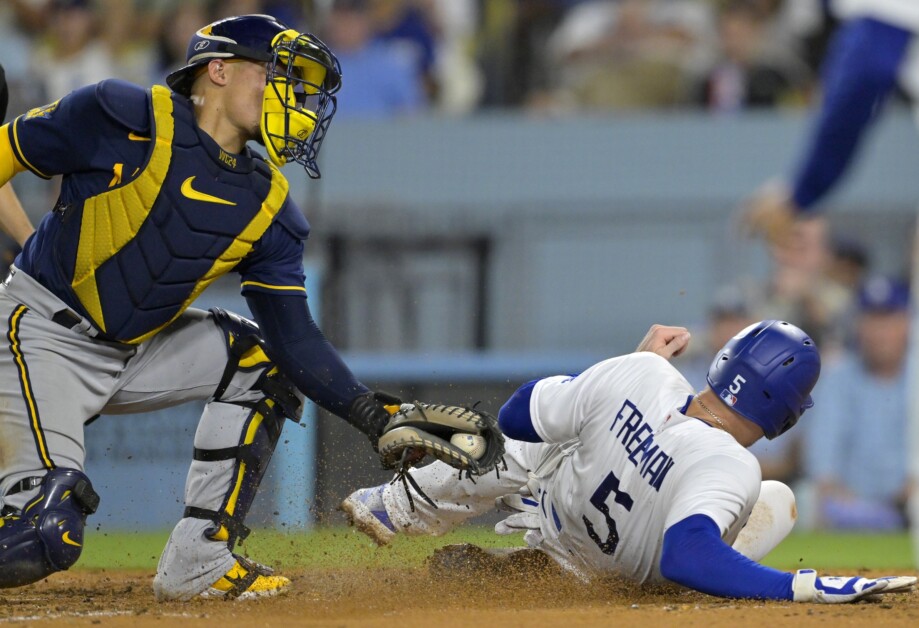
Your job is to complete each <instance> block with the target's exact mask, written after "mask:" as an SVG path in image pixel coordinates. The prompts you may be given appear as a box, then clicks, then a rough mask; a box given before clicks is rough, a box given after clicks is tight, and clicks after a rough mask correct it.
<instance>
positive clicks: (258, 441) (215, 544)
mask: <svg viewBox="0 0 919 628" xmlns="http://www.w3.org/2000/svg"><path fill="white" fill-rule="evenodd" d="M213 316H214V320H215V321H216V322H217V324H218V326H219V329H220V331H221V336H222V337H223V339H224V340H225V341H226V346H227V348H228V354H229V360H228V361H227V365H226V368H225V369H224V373H223V377H222V378H221V380H220V383H219V384H218V386H217V390H216V391H215V393H214V396H213V397H212V399H211V400H210V401H209V403H208V404H207V405H206V406H205V409H204V413H203V414H202V416H201V420H200V422H199V423H198V429H197V431H196V433H195V449H194V461H193V462H192V464H191V468H190V469H189V472H188V479H187V481H186V485H185V505H186V508H185V516H184V518H183V519H182V520H181V521H180V522H179V523H178V524H177V525H176V527H175V529H174V530H173V532H172V535H171V536H170V538H169V542H168V543H167V545H166V549H165V550H164V552H163V555H162V557H161V559H160V562H159V566H158V568H157V574H156V578H155V579H154V583H153V584H154V592H155V594H156V597H157V599H160V600H168V599H178V600H185V599H189V598H191V597H194V596H195V595H198V594H202V593H203V594H206V595H212V596H228V597H241V598H246V597H253V596H255V595H273V594H276V593H278V592H280V591H281V590H283V589H284V588H285V587H286V586H287V585H288V584H289V581H288V580H287V578H283V577H280V576H273V575H272V574H271V570H270V569H268V568H266V567H263V566H261V565H258V564H256V563H252V562H250V561H248V560H246V559H244V558H242V557H239V556H237V555H235V554H233V551H232V550H233V548H234V546H235V545H236V543H237V542H238V541H241V540H243V539H245V537H246V536H247V535H248V533H249V530H248V529H247V528H246V527H245V525H244V521H245V518H246V515H247V514H248V511H249V508H250V506H251V505H252V501H253V499H254V498H255V494H256V491H257V490H258V486H259V484H260V482H261V480H262V477H263V476H264V474H265V471H266V468H267V466H268V462H269V460H270V459H271V455H272V453H273V452H274V448H275V446H276V445H277V442H278V438H279V437H280V434H281V429H282V427H283V425H284V422H285V420H286V419H287V418H293V419H295V420H299V417H300V415H301V411H302V401H303V398H302V396H301V395H300V393H299V392H297V391H296V389H295V388H294V387H293V385H292V384H290V383H289V382H288V381H287V380H286V378H284V377H283V376H282V375H280V373H278V372H277V369H276V367H274V366H273V365H272V364H271V362H270V361H269V359H268V357H267V355H265V353H264V351H263V350H262V348H261V345H260V344H259V340H258V335H257V334H258V328H257V327H256V326H255V325H254V324H253V323H251V322H249V321H247V320H245V319H242V318H240V317H237V316H234V315H231V314H228V313H226V312H223V311H220V310H215V311H213Z"/></svg>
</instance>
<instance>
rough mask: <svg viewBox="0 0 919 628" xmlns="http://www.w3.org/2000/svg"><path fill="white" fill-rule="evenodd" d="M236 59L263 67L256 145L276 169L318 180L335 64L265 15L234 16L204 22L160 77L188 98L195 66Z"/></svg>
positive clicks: (331, 111) (312, 40)
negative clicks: (180, 63)
mask: <svg viewBox="0 0 919 628" xmlns="http://www.w3.org/2000/svg"><path fill="white" fill-rule="evenodd" d="M230 57H240V58H243V59H249V60H252V61H258V62H264V63H265V64H266V66H267V68H268V75H267V80H266V87H267V89H266V90H265V102H264V104H263V112H262V113H263V115H262V118H263V119H262V121H261V128H262V137H261V141H262V143H264V144H265V147H266V148H267V149H268V157H269V158H270V159H271V161H273V162H274V163H275V164H277V165H279V166H280V165H283V164H284V163H286V162H287V161H296V162H297V163H300V164H302V165H303V166H304V167H305V168H306V171H307V173H308V174H309V175H310V176H311V177H313V178H318V177H319V168H318V167H317V165H316V157H317V155H318V154H319V148H320V146H321V145H322V140H323V138H324V137H325V133H326V131H327V129H328V127H329V124H330V123H331V121H332V116H333V115H335V109H336V103H335V96H334V94H335V92H337V91H338V89H339V87H341V66H340V65H339V63H338V59H336V58H335V55H334V54H332V51H331V50H329V48H328V47H327V46H326V45H325V44H324V43H322V41H321V40H320V39H319V38H318V37H316V36H315V35H311V34H310V33H299V32H297V31H295V30H293V29H290V28H289V27H287V26H286V25H284V24H283V23H281V22H279V21H278V20H276V19H275V18H273V17H271V16H270V15H258V14H253V15H240V16H236V17H229V18H225V19H222V20H218V21H217V22H214V23H212V24H208V25H207V26H205V27H204V28H202V29H200V30H199V31H198V32H196V33H195V34H194V36H192V38H191V41H190V42H189V43H188V51H187V53H186V65H185V66H184V67H181V68H179V69H178V70H176V71H175V72H172V73H171V74H170V75H169V76H167V77H166V83H167V84H168V85H169V87H171V88H172V90H173V91H175V92H176V93H178V94H182V95H183V96H189V95H190V94H191V88H192V84H193V83H194V80H195V77H196V76H197V75H198V72H199V70H200V69H201V68H203V67H204V66H206V65H207V64H208V63H209V62H210V61H211V60H212V59H223V58H230Z"/></svg>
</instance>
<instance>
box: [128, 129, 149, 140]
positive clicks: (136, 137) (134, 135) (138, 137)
mask: <svg viewBox="0 0 919 628" xmlns="http://www.w3.org/2000/svg"><path fill="white" fill-rule="evenodd" d="M128 139H129V140H131V141H133V142H149V141H150V138H149V137H144V136H143V135H138V134H137V133H135V132H134V131H131V132H130V133H128Z"/></svg>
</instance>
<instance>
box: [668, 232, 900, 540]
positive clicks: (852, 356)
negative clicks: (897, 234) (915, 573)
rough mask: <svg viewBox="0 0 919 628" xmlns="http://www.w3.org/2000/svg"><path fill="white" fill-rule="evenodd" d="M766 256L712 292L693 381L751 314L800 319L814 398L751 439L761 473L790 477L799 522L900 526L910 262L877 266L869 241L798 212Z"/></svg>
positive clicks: (699, 382)
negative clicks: (791, 419)
mask: <svg viewBox="0 0 919 628" xmlns="http://www.w3.org/2000/svg"><path fill="white" fill-rule="evenodd" d="M771 259H772V265H771V273H770V276H769V278H768V280H767V281H765V282H763V283H762V284H760V285H749V284H745V285H744V286H743V287H740V286H734V285H726V286H723V287H722V288H721V289H720V290H719V291H718V292H717V293H716V294H715V295H714V299H713V301H712V305H711V308H710V310H709V313H708V321H707V324H706V330H705V334H704V339H703V340H702V342H701V343H699V344H700V345H702V346H697V347H696V348H695V351H696V355H697V357H695V358H694V357H691V356H690V357H689V358H687V360H686V364H684V365H683V366H684V367H685V368H684V371H685V372H686V373H687V375H688V377H689V379H690V381H691V383H693V384H694V385H695V386H697V387H698V388H700V389H701V388H702V387H704V386H705V373H706V371H707V369H708V362H707V358H708V356H711V355H713V354H714V353H715V352H717V351H718V349H719V348H720V347H721V346H723V345H724V343H725V342H727V341H728V340H729V339H730V338H731V337H732V336H734V335H735V334H736V333H737V332H738V331H740V330H741V329H743V328H744V327H746V326H747V325H750V324H752V323H754V322H756V321H758V320H760V319H764V318H779V319H785V320H789V321H794V322H795V323H796V324H798V325H800V326H801V327H802V328H804V329H805V330H806V331H807V332H808V333H809V334H810V335H811V336H812V337H813V338H814V339H815V340H816V342H817V344H818V346H820V348H821V354H822V356H823V369H822V372H821V376H820V381H819V382H818V384H817V387H816V389H815V390H814V393H813V398H814V407H813V409H811V410H809V411H808V412H807V413H805V414H804V416H803V417H802V419H801V422H800V423H799V426H798V427H797V428H795V429H794V430H792V431H790V432H789V433H788V434H786V435H784V436H783V437H782V438H780V439H776V440H775V441H767V440H761V441H760V442H758V443H757V444H756V445H754V446H753V448H752V451H753V452H754V454H756V456H757V458H758V459H759V461H760V464H761V466H762V470H763V478H764V479H773V480H779V481H782V482H785V483H787V484H790V485H791V486H793V487H795V492H796V494H797V495H798V498H799V513H800V515H801V523H802V524H803V525H804V526H805V527H816V528H824V529H838V530H899V529H903V528H905V527H906V525H907V523H908V507H907V499H908V496H909V493H910V490H911V488H912V487H911V486H910V485H909V481H908V471H909V460H908V451H909V449H908V445H907V443H908V434H909V433H908V427H907V423H908V416H909V402H910V398H909V389H908V386H907V381H908V380H907V356H908V347H909V328H910V321H911V317H910V295H909V283H908V279H907V277H908V270H909V269H908V268H903V269H902V273H893V274H878V273H876V272H875V271H874V270H873V265H872V260H871V259H870V254H869V248H868V247H867V246H866V245H865V244H863V243H861V242H859V241H858V240H857V239H855V238H852V237H850V236H842V235H836V234H833V233H831V231H830V229H829V228H828V223H827V221H826V219H825V218H822V217H821V218H814V219H809V220H804V221H801V222H800V223H798V224H797V225H796V226H795V228H794V233H793V235H792V237H791V238H790V239H789V240H788V241H786V242H783V243H782V244H781V245H779V246H775V245H773V247H772V250H771ZM703 356H705V357H703Z"/></svg>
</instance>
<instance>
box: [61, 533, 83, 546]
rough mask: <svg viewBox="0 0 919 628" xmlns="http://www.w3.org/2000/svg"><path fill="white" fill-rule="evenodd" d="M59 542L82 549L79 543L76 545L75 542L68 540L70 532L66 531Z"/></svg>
mask: <svg viewBox="0 0 919 628" xmlns="http://www.w3.org/2000/svg"><path fill="white" fill-rule="evenodd" d="M61 540H62V541H64V543H66V544H67V545H73V546H74V547H83V546H82V545H80V544H79V543H77V542H76V541H74V540H72V539H71V538H70V530H67V531H66V532H64V536H62V537H61Z"/></svg>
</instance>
